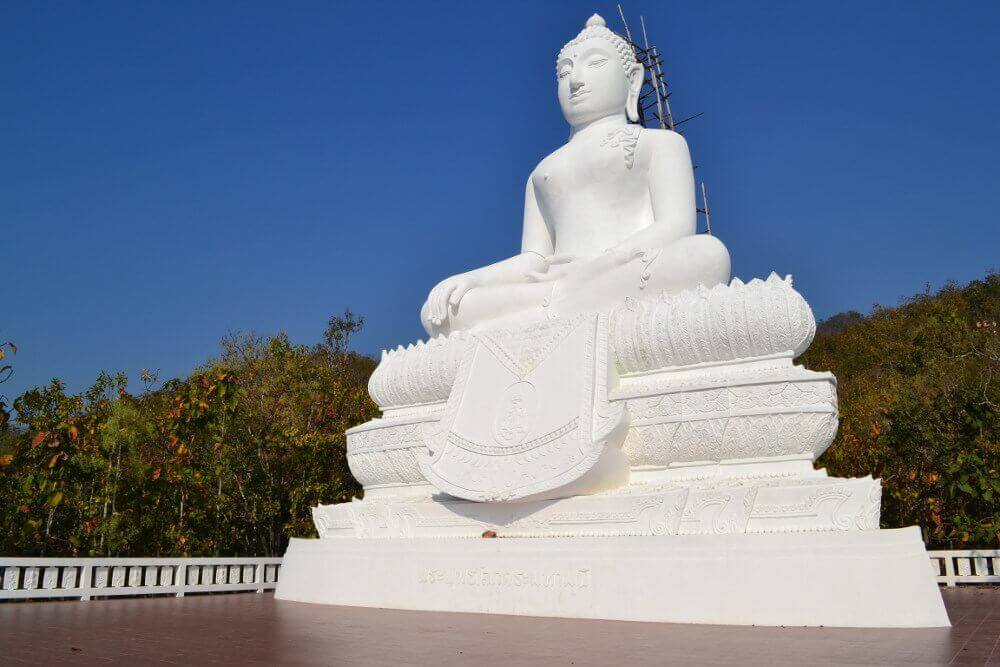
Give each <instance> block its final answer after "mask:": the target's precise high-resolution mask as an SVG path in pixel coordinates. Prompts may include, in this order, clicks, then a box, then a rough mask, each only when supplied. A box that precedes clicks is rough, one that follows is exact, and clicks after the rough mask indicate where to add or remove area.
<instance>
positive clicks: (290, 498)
mask: <svg viewBox="0 0 1000 667" xmlns="http://www.w3.org/2000/svg"><path fill="white" fill-rule="evenodd" d="M361 324H362V321H361V320H360V319H359V318H356V317H355V316H354V315H352V314H351V313H350V312H349V311H348V312H346V313H345V314H344V315H343V316H341V317H335V318H332V319H331V320H330V324H329V327H328V328H327V331H326V333H325V335H324V342H323V343H322V344H320V345H316V346H306V345H296V344H294V343H292V342H291V341H290V340H289V339H288V337H287V336H285V335H284V334H281V335H278V336H275V337H274V338H271V339H267V340H264V339H260V338H257V337H254V336H239V337H235V338H231V339H227V340H225V341H223V354H222V356H221V358H219V359H217V360H213V361H211V362H210V363H208V364H206V365H205V366H204V367H203V368H201V369H199V370H197V371H196V372H195V373H193V374H192V375H191V376H190V377H188V378H185V379H183V380H171V381H169V382H167V383H165V384H164V386H163V387H162V388H161V389H160V390H157V391H147V392H145V393H143V394H142V395H140V396H132V395H130V394H129V393H128V391H127V389H126V388H127V386H128V380H127V378H126V377H125V376H123V375H116V376H110V375H107V374H102V375H101V376H100V377H99V378H98V380H97V382H96V383H95V384H94V386H93V387H91V388H90V389H88V390H87V391H86V392H84V393H82V394H79V395H69V394H67V393H66V390H65V386H64V385H63V384H62V383H61V382H59V381H57V380H54V381H53V382H52V383H50V384H49V385H48V386H46V387H41V388H37V389H32V390H30V391H28V392H26V393H25V394H23V395H22V396H21V397H19V398H18V399H17V401H15V407H16V409H17V413H18V421H19V422H20V423H21V424H22V425H23V426H24V427H25V428H24V430H22V431H14V430H8V429H3V430H0V436H3V439H0V447H2V449H0V553H3V554H14V555H49V556H55V555H81V556H82V555H107V556H129V555H135V556H140V555H141V556H146V555H158V556H174V555H280V554H281V553H282V552H283V551H284V547H285V545H286V544H287V540H288V538H289V537H291V536H308V535H311V534H314V529H313V526H312V519H311V513H310V509H311V508H312V507H313V506H315V505H317V504H319V503H332V502H341V501H345V500H349V499H350V498H352V497H354V496H355V495H358V494H359V493H360V491H361V489H360V487H359V486H358V484H357V482H356V481H355V480H354V478H353V477H352V476H351V474H350V472H349V470H348V469H347V463H346V443H345V438H344V431H345V430H346V429H347V428H350V427H351V426H354V425H356V424H358V423H360V422H363V421H366V420H368V419H371V418H373V417H374V416H376V413H377V409H376V407H375V405H374V404H373V403H372V402H371V401H370V400H369V398H368V395H367V391H366V385H367V380H368V376H369V375H370V374H371V371H372V370H373V369H374V366H375V362H374V360H373V359H370V358H368V357H364V356H360V355H357V354H354V353H352V352H348V351H347V346H348V343H349V341H350V337H351V335H352V334H354V333H356V332H357V331H358V330H359V329H360V327H361ZM142 379H143V381H144V382H147V383H149V382H152V381H155V378H154V377H153V376H152V375H151V374H149V373H147V372H144V373H143V378H142Z"/></svg>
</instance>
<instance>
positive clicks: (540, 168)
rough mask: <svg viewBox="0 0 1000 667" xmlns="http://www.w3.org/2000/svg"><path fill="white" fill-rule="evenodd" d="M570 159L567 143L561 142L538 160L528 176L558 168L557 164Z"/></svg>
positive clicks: (533, 176) (532, 176) (531, 176)
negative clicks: (561, 143)
mask: <svg viewBox="0 0 1000 667" xmlns="http://www.w3.org/2000/svg"><path fill="white" fill-rule="evenodd" d="M570 159H571V155H570V147H569V144H568V143H566V144H563V145H562V146H560V147H559V148H557V149H555V150H554V151H552V152H551V153H549V154H548V155H546V156H545V157H543V158H542V159H541V161H539V163H538V164H537V165H536V166H535V168H534V169H533V170H532V172H531V175H530V177H529V178H532V179H533V178H535V177H536V176H539V175H542V174H545V173H548V172H549V171H551V170H552V169H558V168H559V166H560V165H561V164H562V163H564V162H566V161H567V160H570Z"/></svg>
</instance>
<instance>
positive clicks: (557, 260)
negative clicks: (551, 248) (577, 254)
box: [548, 255, 575, 266]
mask: <svg viewBox="0 0 1000 667" xmlns="http://www.w3.org/2000/svg"><path fill="white" fill-rule="evenodd" d="M574 259H575V258H574V257H573V256H572V255H552V256H551V257H549V258H548V262H549V266H553V265H555V264H569V263H570V262H572V261H573V260H574Z"/></svg>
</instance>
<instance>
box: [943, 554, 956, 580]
mask: <svg viewBox="0 0 1000 667" xmlns="http://www.w3.org/2000/svg"><path fill="white" fill-rule="evenodd" d="M944 583H945V584H946V585H947V586H954V585H955V563H954V560H953V559H952V557H951V554H947V555H945V557H944Z"/></svg>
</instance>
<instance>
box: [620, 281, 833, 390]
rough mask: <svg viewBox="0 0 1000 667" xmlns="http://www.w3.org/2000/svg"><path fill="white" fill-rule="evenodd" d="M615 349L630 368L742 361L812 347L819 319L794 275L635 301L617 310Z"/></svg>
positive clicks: (624, 369) (624, 368) (641, 369)
mask: <svg viewBox="0 0 1000 667" xmlns="http://www.w3.org/2000/svg"><path fill="white" fill-rule="evenodd" d="M612 321H613V323H614V324H613V334H612V338H613V341H614V349H615V354H616V360H617V364H618V371H619V373H621V374H623V375H628V374H631V373H645V372H648V371H653V370H657V369H664V368H679V367H684V366H690V365H694V364H705V363H712V362H720V361H735V360H740V359H750V358H755V357H767V356H771V355H776V354H782V353H789V354H790V355H791V356H793V357H794V356H797V355H799V354H801V353H802V352H804V351H805V349H806V348H807V347H809V343H810V342H812V339H813V336H814V335H815V333H816V320H815V319H814V317H813V314H812V310H811V309H810V308H809V305H808V304H807V303H806V301H805V299H803V298H802V296H801V295H800V294H799V293H798V292H796V291H795V290H794V289H792V279H791V276H788V277H786V278H784V279H781V278H779V277H778V276H777V275H776V274H774V273H772V274H771V275H770V277H768V279H767V280H759V279H756V278H755V279H753V280H751V281H750V282H748V283H746V284H744V283H743V282H742V281H740V279H739V278H734V279H733V281H732V282H731V283H729V284H728V285H716V286H715V287H712V288H705V287H699V288H698V289H696V290H689V291H685V292H680V293H679V294H673V295H664V296H663V297H662V298H660V299H659V300H648V301H647V300H638V301H636V300H630V301H629V303H628V304H627V305H626V307H624V308H619V309H618V310H616V311H615V313H614V317H613V320H612Z"/></svg>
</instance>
